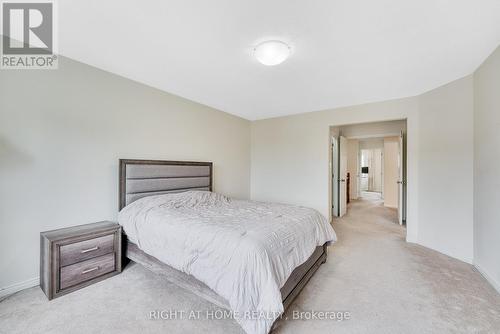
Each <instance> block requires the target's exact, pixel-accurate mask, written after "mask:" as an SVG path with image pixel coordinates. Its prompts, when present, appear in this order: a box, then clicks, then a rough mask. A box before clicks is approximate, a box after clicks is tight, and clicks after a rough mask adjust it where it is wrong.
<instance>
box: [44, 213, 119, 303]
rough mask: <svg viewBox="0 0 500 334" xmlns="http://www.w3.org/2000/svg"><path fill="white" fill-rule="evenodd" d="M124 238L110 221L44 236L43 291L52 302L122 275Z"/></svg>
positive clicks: (115, 224)
mask: <svg viewBox="0 0 500 334" xmlns="http://www.w3.org/2000/svg"><path fill="white" fill-rule="evenodd" d="M121 238H122V229H121V226H120V225H118V224H117V223H114V222H109V221H103V222H99V223H93V224H86V225H79V226H74V227H68V228H62V229H58V230H53V231H47V232H42V233H40V287H41V288H42V290H43V292H45V294H46V295H47V297H48V298H49V300H50V299H53V298H56V297H59V296H61V295H64V294H66V293H69V292H72V291H75V290H78V289H81V288H83V287H85V286H88V285H90V284H93V283H95V282H98V281H101V280H103V279H105V278H108V277H110V276H113V275H116V274H118V273H120V272H121V271H122V241H121Z"/></svg>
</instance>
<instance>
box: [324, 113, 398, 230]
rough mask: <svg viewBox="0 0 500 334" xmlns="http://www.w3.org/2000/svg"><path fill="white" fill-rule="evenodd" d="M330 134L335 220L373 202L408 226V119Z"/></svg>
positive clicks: (333, 130) (348, 127) (337, 129)
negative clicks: (352, 209)
mask: <svg viewBox="0 0 500 334" xmlns="http://www.w3.org/2000/svg"><path fill="white" fill-rule="evenodd" d="M330 135H331V143H332V146H331V156H332V159H331V166H332V167H331V194H332V203H331V205H332V218H333V217H343V216H344V215H346V214H348V213H349V210H350V208H351V206H352V203H356V201H373V202H377V203H379V204H380V205H381V206H384V207H385V208H386V209H393V210H395V214H394V217H397V218H395V219H394V220H395V221H394V222H395V223H399V224H400V225H406V206H407V203H406V198H407V197H406V175H407V172H406V158H407V157H406V120H398V121H387V122H376V123H363V124H350V125H342V126H332V127H331V129H330ZM352 207H353V208H356V207H359V206H356V205H354V206H352Z"/></svg>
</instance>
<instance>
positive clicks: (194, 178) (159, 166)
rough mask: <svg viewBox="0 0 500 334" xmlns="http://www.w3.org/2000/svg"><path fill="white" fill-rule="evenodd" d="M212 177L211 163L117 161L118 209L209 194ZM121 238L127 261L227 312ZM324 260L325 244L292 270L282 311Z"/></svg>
mask: <svg viewBox="0 0 500 334" xmlns="http://www.w3.org/2000/svg"><path fill="white" fill-rule="evenodd" d="M212 176H213V165H212V163H211V162H186V161H162V160H126V159H120V183H119V184H120V189H119V197H120V203H119V207H120V210H121V209H122V208H124V207H125V206H126V205H128V204H130V203H132V202H133V201H136V200H138V199H139V198H142V197H146V196H153V195H158V194H166V193H175V192H182V191H187V190H206V191H212V189H213V183H212ZM123 239H124V240H125V245H124V248H125V255H126V257H127V258H129V259H130V260H132V261H134V262H136V263H139V264H141V265H143V266H144V267H146V268H147V269H149V270H151V271H153V272H155V273H158V274H161V275H163V276H165V277H166V278H167V279H168V280H169V281H171V282H172V283H174V284H175V285H177V286H179V287H182V288H184V289H186V290H189V291H191V292H193V293H194V294H196V295H197V296H199V297H201V298H203V299H205V300H207V301H209V302H211V303H213V304H215V305H217V306H219V307H222V308H225V309H229V305H228V303H227V301H226V300H225V299H224V298H222V297H220V296H219V295H217V294H216V293H215V292H214V291H213V290H211V289H210V288H209V287H208V286H206V285H205V284H204V283H202V282H200V281H199V280H197V279H196V278H194V277H193V276H191V275H188V274H185V273H183V272H181V271H179V270H176V269H174V268H172V267H170V266H168V265H166V264H164V263H162V262H161V261H159V260H157V259H156V258H154V257H153V256H151V255H148V254H146V253H144V252H143V251H141V250H140V249H139V248H138V247H137V245H135V244H134V243H132V242H131V241H129V240H127V238H126V236H125V238H123ZM326 258H327V247H326V244H325V245H323V246H319V247H316V249H315V251H314V253H313V254H312V255H311V257H309V259H308V260H307V261H306V262H305V263H303V264H302V265H300V266H299V267H297V268H295V270H294V271H293V272H292V274H291V275H290V277H289V278H288V280H287V281H286V283H285V285H284V286H283V287H282V288H281V296H282V299H283V306H284V308H285V310H286V309H287V308H288V307H289V306H290V304H291V303H292V302H293V300H294V299H295V297H297V296H298V294H299V293H300V291H301V290H302V289H303V288H304V286H305V285H306V283H307V282H308V281H309V279H310V278H311V277H312V275H313V274H314V273H315V272H316V270H318V268H319V266H320V265H321V264H323V263H325V262H326Z"/></svg>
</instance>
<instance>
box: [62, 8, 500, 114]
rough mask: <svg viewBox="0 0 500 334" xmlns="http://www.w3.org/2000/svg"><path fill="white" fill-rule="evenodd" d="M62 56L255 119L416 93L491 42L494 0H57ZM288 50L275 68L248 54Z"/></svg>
mask: <svg viewBox="0 0 500 334" xmlns="http://www.w3.org/2000/svg"><path fill="white" fill-rule="evenodd" d="M58 6H59V36H60V40H59V51H60V53H61V54H62V55H64V56H67V57H70V58H73V59H76V60H79V61H82V62H84V63H87V64H90V65H93V66H96V67H98V68H101V69H104V70H107V71H110V72H113V73H116V74H119V75H122V76H124V77H127V78H130V79H133V80H137V81H139V82H142V83H145V84H148V85H151V86H153V87H156V88H159V89H162V90H164V91H167V92H170V93H173V94H177V95H180V96H183V97H186V98H188V99H191V100H194V101H196V102H200V103H203V104H206V105H209V106H211V107H214V108H217V109H220V110H223V111H226V112H228V113H232V114H235V115H239V116H241V117H244V118H247V119H251V120H255V119H262V118H268V117H275V116H281V115H289V114H295V113H301V112H308V111H315V110H322V109H329V108H335V107H339V106H346V105H355V104H361V103H367V102H373V101H380V100H387V99H392V98H399V97H406V96H413V95H418V94H420V93H422V92H424V91H427V90H430V89H433V88H435V87H437V86H440V85H442V84H445V83H447V82H449V81H452V80H455V79H458V78H460V77H463V76H465V75H468V74H470V73H472V72H473V71H474V70H475V69H476V68H477V67H478V66H479V65H480V63H481V62H482V61H483V60H484V59H485V58H486V57H487V56H488V55H489V54H490V53H491V52H492V51H493V50H494V49H495V48H496V47H497V46H498V45H499V44H500V0H411V1H410V0H376V1H375V0H307V1H305V0H303V1H298V0H247V1H239V0H210V1H204V0H198V1H194V0H163V1H161V0H157V1H152V0H151V1H137V0H106V1H102V0H79V1H77V0H64V1H58ZM266 39H280V40H283V41H285V42H287V43H288V44H289V45H290V46H291V47H292V56H291V57H290V58H289V59H288V60H287V61H286V62H284V63H282V64H281V65H278V66H275V67H267V66H263V65H261V64H259V63H258V62H257V61H256V60H255V59H254V58H253V56H252V48H253V47H254V46H255V45H256V44H258V43H259V42H261V41H263V40H266Z"/></svg>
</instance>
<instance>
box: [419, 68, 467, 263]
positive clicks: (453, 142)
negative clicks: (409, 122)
mask: <svg viewBox="0 0 500 334" xmlns="http://www.w3.org/2000/svg"><path fill="white" fill-rule="evenodd" d="M473 101H474V99H473V80H472V76H468V77H466V78H463V79H461V80H457V81H454V82H452V83H449V84H447V85H445V86H443V87H440V88H438V89H435V90H433V91H430V92H428V93H426V94H424V95H422V96H420V97H419V117H420V125H421V126H420V136H419V138H420V140H419V147H420V149H419V151H420V159H419V163H418V165H419V166H418V170H419V199H418V203H419V213H420V214H419V221H420V224H419V240H420V242H421V244H422V245H424V246H427V247H430V248H434V249H436V250H438V251H440V252H443V253H445V254H449V255H453V256H455V257H457V258H459V259H462V260H464V261H467V262H472V257H473V238H472V233H473V202H474V199H473V159H474V152H473V140H474V136H473V126H472V123H473V107H474V106H473Z"/></svg>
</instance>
